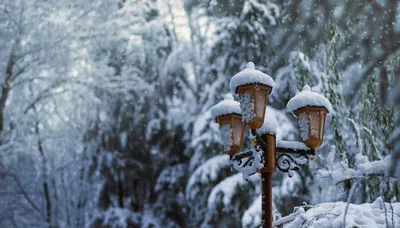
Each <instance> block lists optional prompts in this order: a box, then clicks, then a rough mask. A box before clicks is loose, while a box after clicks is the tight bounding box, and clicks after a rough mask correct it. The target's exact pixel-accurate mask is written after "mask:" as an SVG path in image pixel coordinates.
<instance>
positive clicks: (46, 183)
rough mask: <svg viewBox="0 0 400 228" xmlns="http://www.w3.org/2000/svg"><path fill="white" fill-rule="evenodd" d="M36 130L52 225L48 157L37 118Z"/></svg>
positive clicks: (47, 209) (47, 213)
mask: <svg viewBox="0 0 400 228" xmlns="http://www.w3.org/2000/svg"><path fill="white" fill-rule="evenodd" d="M34 110H35V112H36V108H34ZM35 132H36V135H37V137H38V150H39V153H40V156H41V157H42V175H43V191H44V197H45V200H46V222H47V223H48V224H49V225H50V226H51V207H52V206H51V199H50V191H49V183H48V177H47V158H46V156H45V154H44V151H43V144H42V140H41V139H40V134H39V121H38V120H36V125H35Z"/></svg>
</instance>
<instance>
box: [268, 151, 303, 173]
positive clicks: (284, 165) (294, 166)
mask: <svg viewBox="0 0 400 228" xmlns="http://www.w3.org/2000/svg"><path fill="white" fill-rule="evenodd" d="M308 161H309V158H308V156H307V155H306V154H304V153H301V154H299V155H298V156H296V157H294V156H293V155H292V156H291V155H289V154H281V155H279V156H278V157H277V158H276V167H277V168H278V169H279V170H280V171H282V172H285V173H288V176H289V177H293V171H298V170H299V169H300V167H303V166H305V165H307V164H308Z"/></svg>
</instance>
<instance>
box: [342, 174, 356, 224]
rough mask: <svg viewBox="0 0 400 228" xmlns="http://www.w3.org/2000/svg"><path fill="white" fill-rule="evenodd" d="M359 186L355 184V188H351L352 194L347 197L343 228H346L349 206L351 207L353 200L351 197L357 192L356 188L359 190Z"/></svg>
mask: <svg viewBox="0 0 400 228" xmlns="http://www.w3.org/2000/svg"><path fill="white" fill-rule="evenodd" d="M357 185H358V183H357V182H355V183H354V184H353V186H351V189H350V193H349V197H347V203H346V208H345V209H344V216H343V227H344V228H346V217H347V211H348V209H349V206H350V200H351V197H352V196H353V194H354V191H355V190H356V188H357Z"/></svg>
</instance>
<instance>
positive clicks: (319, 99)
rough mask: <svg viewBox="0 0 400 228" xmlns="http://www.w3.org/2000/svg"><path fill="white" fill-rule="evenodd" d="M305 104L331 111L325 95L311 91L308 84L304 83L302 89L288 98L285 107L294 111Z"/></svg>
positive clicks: (330, 105)
mask: <svg viewBox="0 0 400 228" xmlns="http://www.w3.org/2000/svg"><path fill="white" fill-rule="evenodd" d="M306 106H316V107H324V108H326V110H328V112H332V104H331V102H329V100H328V99H327V98H326V97H325V96H323V95H321V94H319V93H316V92H313V91H311V87H310V86H309V85H305V86H304V87H303V91H301V92H300V93H297V94H296V96H294V97H293V98H292V99H290V100H289V102H288V103H287V106H286V107H287V109H288V110H289V111H290V112H293V113H294V112H295V111H296V110H298V109H300V108H303V107H306Z"/></svg>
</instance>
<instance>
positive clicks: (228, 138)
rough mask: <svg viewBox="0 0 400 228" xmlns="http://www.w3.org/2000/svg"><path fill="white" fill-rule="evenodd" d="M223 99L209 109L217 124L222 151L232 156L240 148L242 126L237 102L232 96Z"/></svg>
mask: <svg viewBox="0 0 400 228" xmlns="http://www.w3.org/2000/svg"><path fill="white" fill-rule="evenodd" d="M224 98H225V99H224V100H223V101H221V102H219V103H218V104H216V105H214V106H213V107H212V108H211V116H212V118H213V119H214V120H215V121H216V122H217V123H218V124H219V127H220V133H221V141H222V145H223V148H224V151H228V152H229V154H230V155H231V156H233V155H235V154H237V153H239V152H240V149H241V148H242V145H243V135H244V126H243V122H242V115H241V110H240V104H239V102H237V101H234V100H233V96H232V94H227V95H225V97H224Z"/></svg>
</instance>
